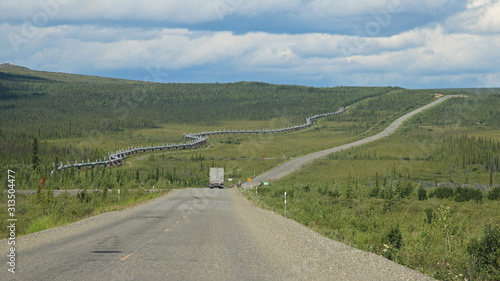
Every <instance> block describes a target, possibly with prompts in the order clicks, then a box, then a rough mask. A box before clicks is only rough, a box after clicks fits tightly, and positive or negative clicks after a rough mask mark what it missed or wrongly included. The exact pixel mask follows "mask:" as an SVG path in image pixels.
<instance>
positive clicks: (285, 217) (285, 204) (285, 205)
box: [285, 191, 286, 218]
mask: <svg viewBox="0 0 500 281" xmlns="http://www.w3.org/2000/svg"><path fill="white" fill-rule="evenodd" d="M285 218H286V191H285Z"/></svg>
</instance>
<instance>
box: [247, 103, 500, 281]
mask: <svg viewBox="0 0 500 281" xmlns="http://www.w3.org/2000/svg"><path fill="white" fill-rule="evenodd" d="M444 106H446V105H443V107H444ZM447 110H449V111H452V110H454V109H453V107H452V108H448V109H447ZM433 114H435V112H429V111H426V112H424V113H422V115H420V118H413V119H411V120H409V121H407V122H406V123H405V124H404V125H403V127H402V128H401V129H399V130H398V132H397V133H396V134H395V135H393V136H390V137H388V138H385V139H383V140H379V141H376V142H373V143H370V144H367V145H363V146H361V147H356V148H353V149H349V150H346V151H343V152H339V153H336V154H332V155H330V156H328V157H325V158H323V159H320V160H316V161H315V162H313V163H311V164H309V165H307V166H305V167H303V168H302V169H301V170H300V171H297V172H294V173H292V174H291V175H289V176H287V177H285V178H283V179H280V180H277V181H274V182H271V183H270V186H269V187H264V186H260V187H259V188H258V194H255V191H254V190H253V191H246V190H243V191H242V192H243V193H244V194H245V195H246V196H247V197H248V198H249V199H251V200H253V201H254V202H256V204H258V205H260V206H262V207H264V208H268V209H270V210H273V211H275V212H278V213H280V214H282V215H284V192H285V191H286V192H287V216H288V217H290V218H292V219H294V220H296V221H298V222H300V223H302V224H304V225H306V226H308V227H310V228H311V229H313V230H315V231H317V232H319V233H321V234H323V235H325V236H327V237H329V238H332V239H335V240H338V241H341V242H344V243H346V244H348V245H351V246H353V247H357V248H359V249H362V250H365V251H370V252H374V253H376V254H379V255H382V256H385V257H387V258H389V259H391V260H393V261H395V262H398V263H400V264H402V265H405V266H408V267H410V268H413V269H416V270H418V271H421V272H423V273H425V274H427V275H429V276H431V277H434V278H437V279H440V280H463V279H464V278H467V279H468V280H476V279H481V278H486V280H488V278H489V279H491V278H492V277H491V276H495V275H491V276H490V275H488V273H485V272H486V271H484V270H483V271H481V270H476V269H477V260H476V259H475V258H474V257H473V256H471V254H470V252H469V250H468V248H467V247H468V246H469V245H472V241H473V239H478V238H482V237H483V235H485V234H484V233H483V230H484V229H485V228H486V225H488V224H489V223H491V224H493V225H496V224H498V223H500V221H499V220H498V218H499V217H500V201H498V200H496V201H492V200H488V199H487V198H486V197H487V194H488V193H487V191H483V192H482V194H483V199H482V200H481V201H479V202H476V201H474V200H471V201H468V202H456V200H454V199H453V198H450V199H438V198H436V197H432V198H429V199H427V200H423V201H421V200H418V195H417V191H418V187H419V183H420V182H422V181H426V182H431V183H434V182H453V183H478V184H483V185H488V184H489V182H490V180H492V181H493V183H494V184H499V183H500V172H499V171H498V167H497V166H493V167H494V168H495V169H497V170H495V172H493V173H491V174H490V172H489V169H488V168H487V167H486V166H485V165H486V164H489V163H485V164H483V163H481V162H477V163H476V164H472V165H469V164H468V165H467V166H465V167H463V166H462V157H464V156H468V155H469V154H468V152H466V151H465V150H464V151H463V152H462V151H458V152H454V153H450V152H449V151H450V147H453V146H456V144H455V142H457V141H458V139H457V135H458V136H459V137H460V138H463V136H465V135H467V136H468V139H469V142H468V143H469V144H468V145H470V147H467V149H471V151H472V150H475V149H479V153H480V154H479V155H486V154H487V155H490V157H491V158H490V159H492V161H495V159H497V158H498V157H500V149H498V147H500V146H499V145H498V144H494V143H491V144H490V142H489V140H490V139H491V140H498V130H497V129H495V126H490V127H483V126H481V127H476V126H472V127H467V126H457V125H456V124H453V123H450V124H449V125H448V126H436V125H432V124H429V123H427V122H430V121H423V120H429V119H427V118H428V115H433ZM468 117H470V116H464V118H468ZM456 121H458V122H460V120H456ZM436 122H439V120H437V121H436ZM432 123H434V121H432ZM462 124H463V123H462ZM472 137H475V140H476V142H474V141H472V140H473V138H472ZM478 137H481V138H482V139H483V141H482V142H481V141H478ZM481 152H482V153H481ZM478 160H479V159H477V161H478ZM377 187H378V193H377V195H376V196H373V192H374V190H375V189H376V188H377ZM405 190H408V192H409V194H404V192H405ZM433 193H434V189H428V190H427V195H432V194H433ZM434 194H435V193H434ZM394 233H396V234H400V235H401V236H400V238H399V239H395V238H394V237H399V236H398V235H395V234H394ZM496 239H497V238H496ZM493 243H495V242H493ZM496 243H500V240H499V241H497V242H496ZM497 258H498V256H497ZM481 276H483V277H481ZM487 276H490V277H487ZM497 278H498V276H497ZM493 279H495V277H493Z"/></svg>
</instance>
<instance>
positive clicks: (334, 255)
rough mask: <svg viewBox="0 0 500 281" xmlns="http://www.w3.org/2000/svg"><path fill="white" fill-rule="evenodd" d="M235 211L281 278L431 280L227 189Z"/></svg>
mask: <svg viewBox="0 0 500 281" xmlns="http://www.w3.org/2000/svg"><path fill="white" fill-rule="evenodd" d="M229 192H230V194H231V197H232V198H233V200H234V202H235V206H236V212H237V214H238V216H239V218H240V219H241V220H242V223H243V224H244V225H246V226H248V229H249V231H250V232H251V233H252V235H251V236H252V237H254V238H255V239H258V240H259V244H261V245H262V246H263V247H264V248H265V249H266V251H268V252H269V253H270V255H272V256H274V258H275V259H276V260H280V261H281V262H282V263H283V264H284V266H285V267H284V268H283V272H282V274H283V275H282V276H283V278H278V279H280V280H434V279H432V278H430V277H428V276H426V275H424V274H421V273H419V272H417V271H414V270H412V269H410V268H407V267H404V266H402V265H399V264H397V263H394V262H392V261H390V260H388V259H386V258H384V257H381V256H378V255H375V254H372V253H368V252H364V251H361V250H358V249H355V248H352V247H349V246H347V245H345V244H343V243H340V242H337V241H334V240H331V239H329V238H326V237H324V236H322V235H320V234H318V233H317V232H315V231H313V230H311V229H309V228H307V227H305V226H303V225H301V224H299V223H297V222H295V221H294V220H291V219H287V218H284V217H283V216H281V215H278V214H276V213H274V212H271V211H268V210H264V209H261V208H259V207H257V206H255V205H254V204H252V203H251V202H249V201H248V200H247V199H246V198H245V197H243V195H241V194H240V193H239V192H238V191H236V190H230V191H229Z"/></svg>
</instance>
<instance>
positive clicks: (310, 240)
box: [0, 189, 431, 281]
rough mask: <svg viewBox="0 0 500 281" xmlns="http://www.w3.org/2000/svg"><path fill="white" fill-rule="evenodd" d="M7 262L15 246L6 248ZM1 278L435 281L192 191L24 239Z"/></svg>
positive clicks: (233, 200)
mask: <svg viewBox="0 0 500 281" xmlns="http://www.w3.org/2000/svg"><path fill="white" fill-rule="evenodd" d="M0 242H1V245H2V249H3V250H2V252H3V255H2V256H3V259H4V261H6V260H7V258H6V251H7V249H6V248H7V246H6V245H7V241H6V240H2V241H0ZM16 247H17V250H16V259H17V260H16V261H17V264H16V273H15V274H12V273H9V272H8V271H7V265H6V263H5V262H3V266H2V267H1V269H0V280H64V281H67V280H107V281H108V280H117V281H118V280H119V281H123V280H197V281H199V280H431V279H430V278H428V277H426V276H425V275H422V274H420V273H418V272H416V271H413V270H411V269H409V268H406V267H404V266H401V265H398V264H396V263H393V262H391V261H389V260H387V259H385V258H383V257H380V256H377V255H375V254H371V253H366V252H363V251H361V250H357V249H354V248H351V247H349V246H347V245H345V244H342V243H339V242H336V241H333V240H330V239H328V238H325V237H323V236H321V235H319V234H318V233H316V232H314V231H312V230H310V229H308V228H306V227H304V226H302V225H300V224H299V223H297V222H295V221H293V220H290V219H286V218H284V217H282V216H280V215H278V214H276V213H274V212H271V211H267V210H263V209H260V208H258V207H256V206H255V205H253V204H252V203H250V202H249V201H248V200H247V199H246V198H244V197H243V196H242V195H241V194H240V193H239V192H238V191H237V190H236V189H223V190H219V189H183V190H174V191H172V192H171V193H169V194H168V195H166V196H163V197H161V198H157V199H154V200H152V201H150V202H148V203H145V204H143V205H140V206H138V207H134V208H130V209H127V210H123V211H120V212H110V213H105V214H102V215H99V216H95V217H91V218H88V219H84V220H81V221H79V222H76V223H73V224H70V225H66V226H63V227H59V228H53V229H49V230H45V231H42V232H38V233H34V234H30V235H26V236H23V237H20V238H18V239H17V244H16Z"/></svg>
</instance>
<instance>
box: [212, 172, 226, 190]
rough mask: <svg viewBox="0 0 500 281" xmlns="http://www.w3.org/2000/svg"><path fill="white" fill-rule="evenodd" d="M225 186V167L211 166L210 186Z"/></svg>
mask: <svg viewBox="0 0 500 281" xmlns="http://www.w3.org/2000/svg"><path fill="white" fill-rule="evenodd" d="M214 187H218V188H221V189H222V188H224V168H210V188H214Z"/></svg>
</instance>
